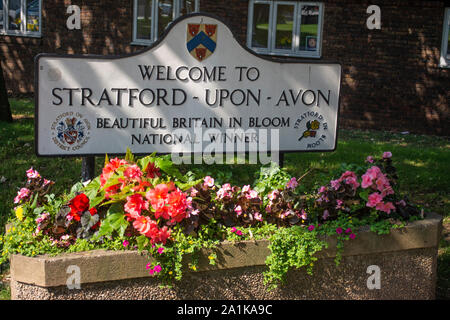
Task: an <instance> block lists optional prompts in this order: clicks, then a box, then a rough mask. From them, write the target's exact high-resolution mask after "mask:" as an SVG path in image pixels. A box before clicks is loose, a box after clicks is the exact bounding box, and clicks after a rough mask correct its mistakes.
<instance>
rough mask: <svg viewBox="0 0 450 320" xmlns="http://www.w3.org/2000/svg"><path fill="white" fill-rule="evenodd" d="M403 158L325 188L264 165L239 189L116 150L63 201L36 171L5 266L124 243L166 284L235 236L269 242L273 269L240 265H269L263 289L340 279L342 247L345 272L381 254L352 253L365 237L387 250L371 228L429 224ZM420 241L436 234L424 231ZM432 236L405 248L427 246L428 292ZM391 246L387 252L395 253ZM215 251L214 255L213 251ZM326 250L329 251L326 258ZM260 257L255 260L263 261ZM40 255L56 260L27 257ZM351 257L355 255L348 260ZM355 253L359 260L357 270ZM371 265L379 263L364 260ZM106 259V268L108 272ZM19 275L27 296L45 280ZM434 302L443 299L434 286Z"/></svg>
mask: <svg viewBox="0 0 450 320" xmlns="http://www.w3.org/2000/svg"><path fill="white" fill-rule="evenodd" d="M391 158H392V154H391V153H390V152H385V153H384V154H383V156H382V157H380V158H379V159H374V158H373V157H371V156H369V157H368V158H367V159H366V161H365V163H364V164H362V165H345V166H343V167H342V168H341V169H340V171H339V172H337V176H336V178H337V179H332V180H331V181H329V183H326V184H324V185H318V186H317V188H316V189H315V190H313V191H308V190H305V188H304V186H303V185H302V181H301V180H302V178H303V177H300V178H296V177H290V176H289V175H288V174H287V172H286V171H285V170H284V169H280V168H279V167H278V166H276V165H274V164H271V165H270V166H268V167H263V168H262V169H261V172H260V176H259V178H258V179H257V180H256V181H255V183H254V186H253V187H251V186H250V185H246V186H243V187H238V186H232V185H231V184H230V183H221V184H218V183H217V182H216V180H215V179H214V178H212V177H210V176H198V175H196V174H194V173H192V172H187V173H184V174H182V173H181V172H180V171H179V170H178V168H177V167H175V166H174V165H173V164H172V162H171V161H170V158H169V156H163V157H156V156H154V155H151V156H148V157H144V158H142V159H135V158H134V156H133V155H132V154H131V153H130V152H127V155H126V157H125V159H118V158H114V159H111V160H109V159H108V157H106V159H105V167H104V168H103V171H102V174H101V175H100V176H99V177H97V178H96V179H94V180H93V181H91V182H90V183H88V184H86V185H83V184H81V183H79V184H76V185H75V186H73V187H72V189H71V191H70V193H68V194H65V195H62V196H58V197H57V196H55V195H53V194H49V192H50V189H51V186H52V184H53V182H52V181H49V180H46V179H44V178H43V177H41V176H40V174H39V173H38V172H37V171H36V170H34V169H33V168H31V169H30V170H28V171H27V182H26V185H25V186H24V187H23V188H21V189H20V190H19V192H18V194H17V197H16V198H15V199H14V202H15V203H16V204H17V207H16V208H15V218H14V219H12V220H11V221H10V227H9V230H8V233H7V234H6V235H5V237H4V239H2V242H1V243H2V244H1V245H2V258H1V260H0V262H2V261H5V260H6V259H8V257H9V256H10V255H11V254H16V255H15V256H14V258H13V259H12V265H13V269H14V268H15V267H14V265H15V266H17V265H18V262H14V261H22V262H23V263H25V262H24V261H35V262H29V264H30V265H33V264H34V263H38V262H39V261H41V262H42V261H44V265H47V263H49V264H52V262H51V261H52V260H51V259H52V258H48V257H51V256H55V255H61V254H66V253H72V252H82V251H89V250H95V249H107V250H110V251H111V250H115V251H116V253H115V254H117V255H118V256H120V255H121V254H124V255H128V254H131V255H135V253H133V250H138V251H140V252H143V251H145V252H146V257H147V259H148V262H147V263H146V264H145V271H146V273H147V275H148V276H152V277H151V278H152V280H151V281H154V279H153V278H155V279H157V282H158V283H159V284H165V285H170V286H172V285H174V286H175V287H176V286H179V285H180V283H183V281H187V280H186V279H184V280H182V277H183V276H184V275H190V274H195V271H198V270H199V269H202V268H203V269H204V268H205V266H204V263H203V262H202V261H206V262H207V265H208V268H213V269H214V268H216V267H217V266H218V264H219V263H221V259H223V257H220V256H219V252H221V251H220V250H219V251H218V248H220V247H221V246H223V245H224V243H227V241H228V242H232V243H233V242H242V241H248V240H251V241H263V242H259V243H260V246H261V248H263V250H265V251H264V252H265V254H264V255H263V256H264V262H265V264H266V268H265V269H261V267H262V266H261V263H260V262H261V261H260V260H257V261H258V262H257V263H252V264H251V265H244V266H240V265H238V267H246V268H253V269H252V270H253V271H254V268H257V269H258V268H259V269H261V270H260V271H261V272H262V273H261V274H259V276H260V277H262V278H261V281H260V283H259V282H258V283H259V284H258V286H257V287H261V286H263V287H264V288H265V291H267V294H270V292H276V290H284V289H283V288H285V287H284V286H283V285H286V283H288V286H289V285H292V284H291V280H289V281H287V280H288V279H290V276H289V274H290V272H297V271H293V270H296V269H306V270H299V271H298V272H302V274H304V273H306V274H308V276H309V277H310V278H311V279H314V278H315V277H317V275H313V273H314V271H315V270H316V268H319V270H320V271H319V273H320V274H321V273H322V272H325V271H326V270H328V271H326V272H328V273H330V274H334V276H339V273H334V271H333V268H331V267H330V266H328V267H325V265H322V264H323V263H325V264H326V263H328V262H327V261H328V260H327V259H330V252H333V258H332V260H333V263H334V269H336V270H339V268H344V269H345V268H349V265H351V264H352V263H350V262H349V259H350V258H349V257H356V256H363V255H368V256H370V255H371V254H373V253H375V252H380V251H377V250H375V251H373V250H372V251H371V250H368V251H367V252H366V253H365V252H364V251H361V250H360V251H358V253H356V254H350V255H349V254H347V256H346V255H345V252H346V251H345V250H348V249H346V248H347V247H349V246H353V247H358V246H359V243H363V247H365V248H369V249H370V248H372V249H373V248H375V247H377V246H383V244H382V243H383V242H382V239H383V236H378V237H379V238H376V239H375V238H370V239H369V240H367V241H365V242H364V237H365V236H363V235H364V234H366V233H368V234H371V236H372V237H373V236H375V235H376V234H378V235H387V234H389V233H391V235H389V237H393V233H392V232H391V230H392V229H399V230H405V229H403V227H404V226H405V225H408V224H411V225H414V224H415V225H417V226H420V225H421V224H420V223H424V222H425V221H417V220H423V218H424V212H423V210H421V209H420V208H419V207H417V206H415V205H413V204H411V203H410V202H409V201H408V199H407V198H406V197H403V196H401V195H400V193H399V191H398V177H397V173H396V170H395V167H394V166H393V164H392V159H391ZM434 220H436V219H434ZM434 220H433V221H434ZM435 222H436V221H435ZM436 223H437V222H436ZM436 223H435V224H436ZM419 229H420V228H419ZM364 230H366V231H364ZM368 230H370V232H369V231H368ZM399 230H394V231H396V232H398V231H399ZM414 230H415V229H414ZM436 230H437V229H436ZM399 234H402V233H401V232H400V233H399ZM420 237H422V238H420V239H424V238H423V235H421V236H420ZM432 238H433V239H434V240H435V241H434V240H433V242H432V243H431V245H430V243H429V241H428V240H427V241H428V242H423V241H422V242H420V241H419V243H418V244H414V245H413V246H406V247H403V248H401V249H402V250H403V251H404V249H405V248H406V249H411V250H416V251H417V250H419V251H420V252H419V251H417V252H416V253H414V254H417V257H421V258H418V259H422V258H423V259H425V260H426V261H427V262H426V264H427V265H429V266H431V267H430V268H431V269H430V268H428V269H426V270H427V271H424V272H423V275H424V276H425V275H426V276H427V277H426V279H427V280H426V281H428V282H427V283H428V284H427V286H426V288H431V287H432V286H433V285H432V282H433V281H434V271H433V270H434V269H435V258H436V257H435V256H436V254H435V252H434V251H436V248H437V239H438V237H437V236H436V237H434V236H433V237H432ZM264 239H265V240H264ZM333 239H334V240H333ZM377 239H380V241H378V240H377ZM393 239H397V238H396V237H394V238H393ZM401 241H403V240H401ZM414 241H416V240H414ZM394 242H395V241H394ZM416 242H417V241H416ZM263 244H265V245H263ZM344 244H345V248H344ZM384 245H386V244H384ZM350 248H352V247H350ZM430 248H433V249H430ZM344 249H345V250H344ZM205 250H206V251H205ZM230 250H231V249H230ZM350 250H353V249H350ZM421 250H422V251H423V250H425V251H423V252H422V251H421ZM430 250H431V251H430ZM391 251H392V250H390V249H384V251H381V252H382V255H384V254H387V255H388V256H389V254H391V253H390V252H391ZM403 251H398V252H403ZM205 252H208V254H207V255H206V256H205V255H204V253H205ZM324 252H325V256H322V257H325V258H324V259H319V258H320V257H321V255H323V254H324ZM327 252H328V253H327ZM110 254H111V253H110V252H108V253H107V256H108V257H110ZM252 254H253V253H249V255H248V256H246V259H250V260H249V261H252V260H251V259H252V258H251V256H252ZM402 254H403V253H402ZM405 254H406V256H408V254H407V253H405ZM414 254H413V255H414ZM38 255H46V257H47V258H45V259H44V260H42V258H27V257H26V256H28V257H33V256H38ZM400 255H401V254H400ZM82 256H84V254H82ZM88 256H89V254H88ZM406 256H405V261H409V263H410V262H411V261H412V260H410V258H407V257H406ZM343 257H346V259H344V261H341V260H342V258H343ZM408 257H409V256H408ZM20 259H25V260H20ZM27 259H32V260H27ZM33 259H35V260H33ZM54 259H56V260H55V261H57V260H58V259H59V258H54ZM65 259H66V258H63V259H62V260H63V261H65ZM67 259H69V260H70V259H71V258H67ZM139 259H142V257H141V258H139ZM402 259H403V258H399V261H400V260H402ZM408 259H409V260H408ZM430 259H431V260H430ZM346 260H347V262H349V263H350V264H349V265H347V266H345V264H346ZM396 260H397V259H396ZM36 261H38V262H36ZM139 261H141V260H139ZM368 261H371V260H370V259H369V260H367V261H366V260H365V259H362V260H361V262H364V263H367V262H368ZM433 261H434V262H433ZM27 263H28V262H27ZM39 263H40V262H39ZM39 263H38V264H39ZM380 263H381V262H380ZM316 264H318V265H319V266H316ZM55 265H58V263H56V264H55ZM100 265H101V267H100V268H102V270H103V269H104V268H106V267H107V266H106V265H104V264H103V263H100ZM388 265H389V264H388ZM119 266H121V265H119ZM121 267H123V266H121ZM366 267H367V266H366ZM390 267H392V265H390ZM129 268H130V270H134V271H135V272H136V274H135V276H134V277H133V272H131V274H129V273H127V274H129V275H127V277H125V278H120V277H119V278H117V279H132V278H140V277H142V274H141V270H140V269H139V268H141V266H140V265H138V266H129ZM136 268H137V269H136ZM233 268H234V267H233ZM433 268H434V269H433ZM44 269H46V268H44ZM61 270H62V269H61ZM61 270H60V272H61ZM136 270H138V271H136ZM187 270H189V271H190V272H186V271H187ZM233 270H234V269H233ZM253 271H249V272H250V273H252V272H253ZM305 271H306V272H305ZM45 272H48V271H45ZM45 272H44V273H43V274H41V275H40V276H42V277H44V278H45V279H47V278H48V277H49V275H51V276H53V275H55V273H54V272H56V271H55V270H53V272H51V273H45ZM64 272H65V270H64ZM111 272H112V271H111ZM244 273H245V272H244ZM13 274H14V273H13ZM15 274H20V272H19V273H18V272H15ZM94 274H97V273H94ZM341 276H342V275H341ZM189 277H191V276H189ZM194 277H195V276H194ZM319 277H320V276H319ZM430 277H431V278H430ZM113 278H114V277H113ZM219 278H220V277H219ZM238 278H239V277H238ZM250 278H252V277H250ZM250 278H249V279H250ZM90 279H91V280H90V281H94V280H95V279H93V278H90ZM99 279H103V278H101V277H100V278H99ZM252 279H253V278H252ZM13 280H14V281H16V282H15V283H16V285H17V287H16V289H14V290H16V292H22V291H23V290H22V289H21V287H20V286H19V284H21V285H23V286H26V284H27V283H28V284H30V283H33V282H29V281H28V282H27V281H25V280H24V279H23V278H20V279H18V278H17V277H16V279H13ZM112 280H116V279H112ZM241 280H242V281H243V283H246V282H245V281H244V280H243V279H241ZM241 280H240V281H241ZM48 281H50V282H51V280H48ZM96 281H97V280H95V281H94V282H96ZM98 281H100V282H103V281H110V280H108V279H107V278H106V279H104V280H98ZM180 281H181V282H180ZM223 281H225V280H223ZM249 281H250V280H249ZM251 281H256V280H255V279H253V280H251ZM311 281H312V280H311ZM430 281H431V282H430ZM83 283H87V282H86V281H85V282H83ZM89 283H91V282H89ZM219 283H220V282H219ZM317 283H320V281H319V282H317ZM416 283H417V281H416ZM41 285H42V283H41ZM58 285H59V286H60V285H61V283H59V284H58ZM133 285H134V284H133ZM255 285H256V282H255ZM280 285H281V287H280ZM38 286H39V284H38ZM44 286H45V285H44ZM168 290H169V289H168ZM172 290H173V289H172ZM430 290H431V289H430ZM152 292H153V291H152ZM430 292H431V291H430ZM161 294H162V293H161ZM19 296H20V295H19V294H18V295H17V297H19ZM144 296H145V295H144ZM306 296H308V295H306ZM390 296H392V295H390ZM427 297H431V295H430V294H429V293H428V295H427Z"/></svg>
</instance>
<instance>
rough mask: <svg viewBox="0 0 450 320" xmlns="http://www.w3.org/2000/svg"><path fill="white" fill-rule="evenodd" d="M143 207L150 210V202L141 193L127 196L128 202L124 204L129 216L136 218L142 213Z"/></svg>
mask: <svg viewBox="0 0 450 320" xmlns="http://www.w3.org/2000/svg"><path fill="white" fill-rule="evenodd" d="M143 209H145V210H148V202H147V201H145V200H144V199H143V198H142V196H141V195H140V194H138V193H137V194H133V195H131V196H129V197H127V203H125V206H124V210H125V212H126V213H127V216H129V217H131V218H133V219H136V218H137V217H139V216H140V215H141V211H142V210H143Z"/></svg>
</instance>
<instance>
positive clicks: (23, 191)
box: [14, 188, 31, 203]
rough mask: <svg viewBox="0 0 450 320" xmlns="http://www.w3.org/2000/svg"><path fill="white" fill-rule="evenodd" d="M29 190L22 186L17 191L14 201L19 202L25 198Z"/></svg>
mask: <svg viewBox="0 0 450 320" xmlns="http://www.w3.org/2000/svg"><path fill="white" fill-rule="evenodd" d="M30 193H31V191H30V190H29V189H27V188H22V189H20V190H19V191H18V192H17V196H16V197H15V198H14V203H19V202H20V201H21V200H22V199H25V198H27V197H28V196H29V195H30Z"/></svg>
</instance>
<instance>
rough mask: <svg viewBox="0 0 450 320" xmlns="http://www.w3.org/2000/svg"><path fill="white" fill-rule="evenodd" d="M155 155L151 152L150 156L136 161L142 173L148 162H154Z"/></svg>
mask: <svg viewBox="0 0 450 320" xmlns="http://www.w3.org/2000/svg"><path fill="white" fill-rule="evenodd" d="M155 155H156V152H153V153H152V154H151V155H149V156H146V157H144V158H141V159H139V160H138V161H137V164H138V166H139V167H140V168H141V170H142V171H145V170H146V169H147V166H148V164H149V163H150V162H154V160H155Z"/></svg>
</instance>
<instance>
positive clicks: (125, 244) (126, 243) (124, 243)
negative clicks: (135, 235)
mask: <svg viewBox="0 0 450 320" xmlns="http://www.w3.org/2000/svg"><path fill="white" fill-rule="evenodd" d="M129 244H130V242H128V241H127V240H124V241H123V242H122V245H123V246H124V247H128V245H129Z"/></svg>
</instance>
